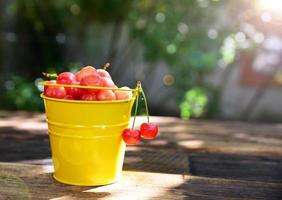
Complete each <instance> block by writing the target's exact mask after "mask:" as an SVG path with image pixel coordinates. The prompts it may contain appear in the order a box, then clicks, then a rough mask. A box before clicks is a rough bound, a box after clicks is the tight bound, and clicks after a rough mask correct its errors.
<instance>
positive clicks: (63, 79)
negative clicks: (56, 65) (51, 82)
mask: <svg viewBox="0 0 282 200" xmlns="http://www.w3.org/2000/svg"><path fill="white" fill-rule="evenodd" d="M74 81H75V76H74V74H73V73H71V72H63V73H60V74H59V75H58V77H57V83H58V84H72V83H73V82H74Z"/></svg>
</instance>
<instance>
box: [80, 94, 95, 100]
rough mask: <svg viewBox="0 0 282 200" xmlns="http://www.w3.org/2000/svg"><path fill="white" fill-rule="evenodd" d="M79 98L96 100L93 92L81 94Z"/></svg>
mask: <svg viewBox="0 0 282 200" xmlns="http://www.w3.org/2000/svg"><path fill="white" fill-rule="evenodd" d="M80 99H81V100H84V101H95V100H97V97H96V95H95V94H94V93H86V94H84V95H82V96H81V98H80Z"/></svg>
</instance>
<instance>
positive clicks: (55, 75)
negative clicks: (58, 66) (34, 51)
mask: <svg viewBox="0 0 282 200" xmlns="http://www.w3.org/2000/svg"><path fill="white" fill-rule="evenodd" d="M42 74H43V76H45V77H46V78H52V77H54V78H57V77H58V75H57V74H50V73H46V72H42Z"/></svg>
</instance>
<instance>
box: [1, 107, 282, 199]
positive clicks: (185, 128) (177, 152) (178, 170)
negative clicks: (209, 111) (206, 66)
mask: <svg viewBox="0 0 282 200" xmlns="http://www.w3.org/2000/svg"><path fill="white" fill-rule="evenodd" d="M143 120H144V118H139V119H138V122H139V123H140V122H142V121H143ZM152 120H153V121H156V122H157V123H159V125H160V136H159V137H158V139H156V140H154V141H143V142H142V144H140V145H138V146H134V147H128V148H127V151H126V158H125V164H124V172H123V178H122V180H121V181H120V182H118V183H115V184H112V185H107V186H101V187H78V186H69V185H64V184H61V183H58V182H56V181H55V180H53V178H52V171H53V168H52V162H51V159H50V149H49V141H48V135H47V126H46V123H45V121H44V115H42V114H34V113H24V112H16V113H7V112H0V199H1V200H2V199H11V200H14V199H282V124H249V123H241V122H227V121H226V122H222V121H203V120H190V121H183V120H180V119H178V118H171V117H154V118H152Z"/></svg>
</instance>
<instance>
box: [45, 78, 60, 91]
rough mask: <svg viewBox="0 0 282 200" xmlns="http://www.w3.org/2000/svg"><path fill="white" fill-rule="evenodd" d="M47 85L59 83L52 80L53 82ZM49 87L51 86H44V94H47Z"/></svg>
mask: <svg viewBox="0 0 282 200" xmlns="http://www.w3.org/2000/svg"><path fill="white" fill-rule="evenodd" d="M47 83H49V84H56V83H57V82H56V81H55V80H52V81H48V82H47ZM48 87H49V86H47V85H44V94H45V93H46V90H47V88H48Z"/></svg>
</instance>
